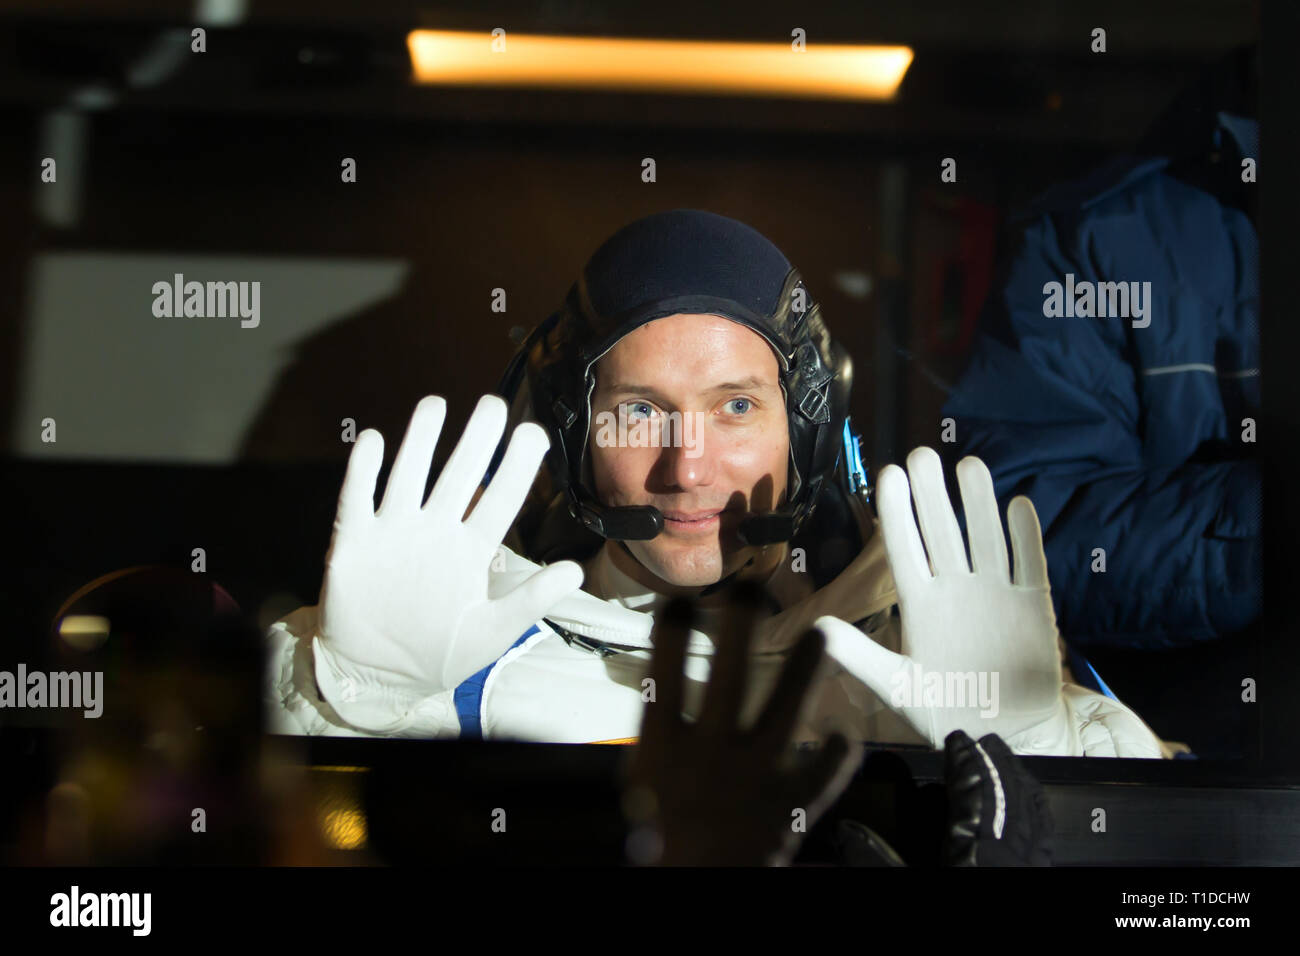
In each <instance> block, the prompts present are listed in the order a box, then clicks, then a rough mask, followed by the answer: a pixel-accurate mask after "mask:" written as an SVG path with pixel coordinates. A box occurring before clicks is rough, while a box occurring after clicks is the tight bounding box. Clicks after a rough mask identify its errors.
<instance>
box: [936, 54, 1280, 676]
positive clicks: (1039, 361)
mask: <svg viewBox="0 0 1300 956" xmlns="http://www.w3.org/2000/svg"><path fill="white" fill-rule="evenodd" d="M1227 66H1228V68H1229V69H1231V70H1235V71H1236V74H1237V76H1238V77H1240V76H1241V75H1242V73H1243V72H1246V73H1250V72H1252V71H1253V70H1254V69H1257V61H1256V60H1255V58H1254V53H1253V51H1250V50H1245V51H1239V52H1238V53H1237V54H1235V55H1234V56H1233V57H1232V58H1230V59H1229V61H1228V62H1227ZM1211 76H1212V77H1214V78H1217V80H1216V82H1214V83H1211V82H1208V81H1203V82H1202V86H1201V87H1200V88H1199V89H1196V90H1193V91H1191V93H1190V94H1189V95H1187V96H1185V97H1183V98H1182V99H1181V100H1179V101H1178V103H1176V104H1175V107H1174V108H1173V109H1171V110H1170V111H1169V112H1168V113H1167V114H1166V115H1165V116H1164V117H1163V118H1162V120H1161V121H1160V122H1159V123H1158V124H1157V126H1156V127H1155V128H1154V130H1153V133H1152V134H1151V135H1150V136H1149V137H1148V138H1147V141H1146V142H1145V143H1144V144H1143V150H1144V152H1146V155H1145V156H1128V157H1123V158H1120V159H1118V160H1116V161H1114V162H1111V163H1109V164H1107V165H1106V166H1104V167H1103V168H1101V169H1099V170H1097V171H1096V172H1095V173H1093V174H1092V175H1090V176H1088V177H1086V178H1084V179H1083V180H1081V181H1077V182H1073V183H1069V184H1065V185H1061V186H1057V187H1054V188H1052V189H1050V190H1049V191H1048V192H1047V193H1046V194H1044V195H1043V196H1041V197H1040V198H1039V199H1037V200H1036V201H1035V202H1034V203H1032V204H1031V207H1030V208H1029V209H1028V210H1027V211H1026V212H1025V213H1024V214H1023V215H1021V216H1020V217H1018V221H1019V223H1021V224H1023V229H1024V231H1023V234H1022V237H1021V241H1020V243H1019V245H1018V247H1017V248H1016V251H1015V252H1014V255H1013V256H1012V257H1011V260H1010V262H1009V263H1008V265H1007V267H1006V273H1005V276H1004V278H1003V279H1002V281H1001V282H1000V284H999V285H998V286H997V289H996V291H995V292H994V294H993V295H992V297H991V299H990V301H989V302H988V303H987V305H986V310H985V314H984V315H983V317H982V319H983V326H982V329H981V335H980V337H979V339H978V341H977V343H976V346H975V348H974V350H973V353H972V358H971V363H970V366H969V367H968V369H967V371H966V373H965V375H964V376H963V378H962V379H961V380H960V381H959V383H958V385H957V386H956V388H955V389H954V390H953V391H952V393H951V394H950V396H949V399H948V401H947V403H946V404H945V406H944V414H945V416H949V417H951V418H952V419H954V421H955V424H956V429H955V432H956V443H955V447H951V448H950V450H951V451H952V452H953V459H954V460H955V459H956V458H959V457H961V456H962V455H977V456H979V457H980V458H982V459H983V460H984V461H985V462H987V463H988V466H989V468H990V470H991V472H992V474H993V478H994V483H995V487H996V490H997V493H998V496H999V498H1000V499H1001V500H1002V501H1004V502H1005V501H1006V500H1008V499H1010V498H1011V497H1013V496H1015V495H1017V494H1024V495H1027V496H1029V497H1030V498H1031V499H1032V500H1033V502H1034V505H1035V507H1036V508H1037V510H1038V514H1039V516H1040V518H1041V520H1042V523H1043V529H1044V544H1045V549H1046V553H1047V558H1048V567H1049V569H1050V574H1051V579H1052V593H1053V596H1054V598H1055V604H1056V612H1057V618H1058V622H1059V624H1060V628H1061V632H1062V634H1063V635H1064V637H1065V638H1066V640H1067V641H1068V642H1070V644H1071V645H1072V646H1074V647H1076V648H1087V647H1093V648H1100V647H1113V648H1128V649H1145V650H1157V649H1170V648H1179V647H1189V646H1191V645H1196V644H1199V643H1202V642H1207V641H1211V640H1213V639H1216V638H1225V637H1228V636H1231V635H1236V634H1239V633H1241V632H1242V631H1243V630H1245V629H1247V628H1249V627H1251V625H1252V624H1253V623H1254V622H1256V621H1257V619H1258V618H1259V616H1260V613H1261V576H1262V574H1261V567H1260V561H1261V548H1260V521H1261V501H1260V472H1259V466H1258V463H1257V461H1256V460H1255V452H1254V449H1255V447H1256V445H1255V441H1256V438H1257V436H1256V433H1255V428H1256V416H1257V410H1258V405H1259V396H1260V391H1259V390H1260V380H1259V326H1258V318H1259V266H1258V261H1259V240H1258V236H1257V233H1256V228H1255V200H1254V195H1255V193H1254V189H1255V186H1254V178H1255V173H1256V172H1257V164H1258V158H1259V146H1258V140H1259V126H1258V123H1257V122H1256V121H1255V120H1254V119H1252V118H1250V117H1249V116H1247V115H1244V114H1245V113H1246V112H1247V109H1248V107H1247V104H1248V103H1249V102H1252V99H1251V98H1250V97H1248V96H1242V95H1240V88H1238V90H1237V94H1236V95H1234V96H1225V95H1224V89H1225V86H1224V84H1223V83H1222V78H1223V76H1224V69H1223V67H1222V66H1220V68H1219V69H1218V70H1217V71H1216V72H1215V73H1214V74H1211ZM1211 87H1212V88H1211ZM1224 106H1227V107H1230V108H1218V107H1224ZM1157 143H1158V144H1159V145H1158V147H1157V146H1156V144H1157ZM1157 148H1159V149H1162V150H1163V153H1159V152H1156V149H1157ZM1153 154H1154V155H1153ZM1261 440H1262V437H1261ZM1076 664H1082V665H1083V667H1084V668H1085V669H1086V670H1090V668H1088V665H1087V664H1086V662H1082V661H1079V660H1077V659H1076ZM1075 672H1076V675H1077V676H1080V677H1083V676H1084V675H1080V674H1079V667H1078V666H1076V667H1075ZM1093 676H1095V673H1094V675H1093ZM1102 688H1103V689H1104V684H1103V685H1102Z"/></svg>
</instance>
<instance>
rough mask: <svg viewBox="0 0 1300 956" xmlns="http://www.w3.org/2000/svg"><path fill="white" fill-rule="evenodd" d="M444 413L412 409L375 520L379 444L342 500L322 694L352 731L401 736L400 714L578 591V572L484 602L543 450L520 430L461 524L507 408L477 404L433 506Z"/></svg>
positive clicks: (363, 459)
mask: <svg viewBox="0 0 1300 956" xmlns="http://www.w3.org/2000/svg"><path fill="white" fill-rule="evenodd" d="M446 413H447V403H446V402H445V401H444V400H443V399H442V398H440V397H438V396H433V395H431V396H428V397H426V398H424V399H422V400H421V401H420V403H419V404H418V405H417V406H416V409H415V412H414V414H413V415H412V416H411V421H410V424H409V425H408V427H407V431H406V437H405V438H404V439H403V441H402V446H401V448H400V449H399V450H398V452H397V458H396V460H395V461H394V463H393V468H392V471H391V473H390V475H389V478H388V484H387V487H386V488H385V489H384V499H383V503H382V504H381V505H380V506H379V510H378V511H376V510H375V507H374V500H375V486H376V482H377V480H378V477H379V470H380V466H381V465H382V463H383V459H384V440H383V437H382V436H381V435H380V434H379V433H378V432H377V431H374V430H373V429H366V430H365V431H363V432H362V433H361V434H360V435H358V436H357V440H356V444H355V445H354V447H353V449H352V454H351V457H350V458H349V459H348V467H347V473H346V476H345V477H344V479H343V489H342V492H341V493H340V495H339V506H338V514H337V517H336V518H335V519H334V534H333V537H332V539H331V541H330V547H329V553H328V554H327V555H326V559H325V577H324V581H323V582H322V585H321V595H320V614H321V618H320V620H321V626H320V633H319V635H318V636H317V639H316V641H315V644H314V651H315V654H316V664H317V667H316V677H317V682H318V684H319V685H320V687H321V690H322V692H323V693H324V694H325V696H326V698H327V699H328V700H329V701H330V703H331V704H334V705H335V707H336V708H338V709H339V712H340V714H342V715H343V716H344V717H345V719H347V720H348V721H349V722H351V723H353V724H355V725H357V726H360V727H363V728H364V729H367V730H372V731H377V732H385V731H392V730H395V729H398V728H400V726H401V725H402V722H403V718H402V711H403V710H404V709H408V708H409V707H411V706H414V704H415V703H416V702H417V701H418V700H420V699H422V698H424V697H428V696H429V695H432V694H436V693H439V692H441V691H445V690H449V689H452V688H454V687H456V685H458V684H459V683H460V682H462V681H463V680H465V678H467V677H469V676H470V675H471V674H473V673H475V672H476V671H478V670H480V669H481V668H483V667H485V666H486V665H488V664H490V663H491V662H492V661H494V660H496V659H497V658H498V657H500V656H501V655H502V654H503V653H504V652H505V651H506V650H507V649H508V648H509V647H510V645H511V644H513V643H514V642H515V641H516V640H517V639H518V638H519V636H520V635H521V634H523V633H524V632H525V631H526V630H527V629H528V628H529V627H530V626H531V625H532V624H533V623H534V622H535V621H537V620H538V619H540V618H541V617H543V616H544V615H545V614H546V613H547V611H548V610H549V609H550V608H551V607H553V606H554V605H555V604H556V603H557V602H559V601H560V600H562V599H563V598H565V597H566V596H568V595H569V594H571V593H573V592H574V591H575V590H577V588H578V587H579V586H580V585H581V584H582V569H581V567H580V566H579V565H577V564H576V563H574V562H572V561H561V562H557V563H555V564H553V565H551V566H549V567H545V568H541V569H540V570H538V571H537V572H536V573H535V574H533V575H531V576H529V577H528V578H527V579H526V580H524V581H523V582H522V583H520V584H518V585H517V586H516V587H514V588H512V589H511V590H509V591H508V592H507V593H499V592H497V591H495V590H494V593H493V594H489V592H488V578H489V568H490V565H491V562H492V559H493V555H494V554H495V553H496V549H497V548H498V546H499V545H500V544H501V541H502V539H503V538H504V537H505V534H506V532H507V531H508V530H509V527H510V524H511V522H513V521H514V519H515V516H516V515H517V514H518V512H519V509H520V507H521V506H522V505H523V502H524V499H525V497H526V495H527V493H528V489H529V486H530V485H531V484H532V482H533V478H534V476H535V475H536V473H537V467H538V465H539V464H540V462H541V461H542V458H543V456H544V455H545V453H546V449H547V445H548V442H547V438H546V433H545V432H544V431H543V430H542V429H541V428H540V427H539V426H538V425H535V424H532V423H524V424H522V425H520V426H519V427H518V428H516V429H515V432H514V435H513V436H512V438H511V440H510V444H509V447H508V448H507V449H506V453H505V457H504V458H503V459H502V462H501V465H500V467H499V468H498V469H497V471H496V473H495V474H494V475H493V478H492V481H491V482H490V483H489V484H488V486H487V488H486V489H485V490H484V492H483V494H482V497H481V498H480V499H479V500H478V502H477V503H476V504H475V505H474V509H473V511H472V512H471V513H470V514H469V515H468V517H466V514H465V513H466V509H467V508H468V507H469V505H470V502H471V500H472V499H473V497H474V494H475V492H476V491H477V490H478V488H479V485H480V484H481V482H482V479H483V476H484V474H485V473H486V471H487V468H488V465H489V463H490V461H491V459H492V455H493V452H494V451H495V449H496V446H497V444H498V442H499V441H500V438H501V434H502V432H503V430H504V429H505V423H506V416H507V411H506V404H505V402H504V401H502V400H501V399H500V398H498V397H497V396H494V395H485V396H484V397H483V398H482V399H480V400H479V403H478V406H477V407H476V408H475V410H474V414H473V415H472V416H471V418H470V420H469V424H468V425H467V426H466V428H465V433H464V435H462V436H461V439H460V442H459V443H457V445H456V448H455V450H454V451H453V452H452V454H451V457H450V458H449V459H448V461H447V464H446V466H445V467H444V468H443V470H442V473H441V474H440V475H439V477H438V481H437V483H436V484H435V485H434V487H433V491H432V492H431V493H430V494H429V499H428V501H427V502H425V501H424V500H423V498H424V488H425V484H426V482H427V481H428V476H429V469H430V466H431V464H432V461H433V452H434V447H435V445H436V444H437V442H438V437H439V434H440V433H441V431H442V426H443V422H444V420H445V418H446Z"/></svg>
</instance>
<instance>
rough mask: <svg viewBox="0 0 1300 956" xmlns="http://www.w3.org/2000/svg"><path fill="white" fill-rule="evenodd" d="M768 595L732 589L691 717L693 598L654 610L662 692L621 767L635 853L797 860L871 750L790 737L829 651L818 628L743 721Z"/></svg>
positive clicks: (742, 862)
mask: <svg viewBox="0 0 1300 956" xmlns="http://www.w3.org/2000/svg"><path fill="white" fill-rule="evenodd" d="M761 603H762V596H761V592H759V591H756V590H754V589H753V588H752V587H751V586H749V585H741V586H739V587H737V588H736V589H734V590H733V592H732V599H731V601H730V602H729V605H728V609H727V616H726V618H725V619H724V620H723V622H722V628H721V634H720V637H719V639H718V641H717V649H716V651H715V653H714V657H713V665H712V668H711V671H710V675H709V684H708V688H707V689H706V691H705V697H704V704H703V707H702V710H701V712H700V715H699V718H698V720H696V721H695V722H694V723H689V722H687V721H686V720H684V719H683V717H682V700H683V675H682V667H683V664H684V662H685V657H686V645H687V642H688V638H689V635H690V624H691V618H692V614H693V608H692V605H690V604H689V603H688V602H686V601H684V600H683V599H677V600H675V601H674V602H672V603H670V604H669V605H668V606H667V607H666V608H665V609H664V611H663V613H661V614H660V615H659V616H658V618H657V619H656V621H655V629H654V632H653V641H654V654H653V657H652V661H651V665H650V674H651V677H652V679H653V681H654V684H653V685H652V686H653V687H654V688H655V695H654V700H653V701H651V702H648V703H647V704H646V707H645V713H644V716H643V718H642V725H641V737H640V740H639V742H638V743H637V744H636V746H635V748H634V749H633V751H632V753H631V754H630V759H629V761H628V763H627V765H626V767H625V768H624V771H623V783H624V788H625V789H624V811H625V813H626V815H627V817H628V821H629V823H630V825H631V827H632V835H631V837H630V838H629V842H628V855H629V857H630V858H631V860H632V862H634V863H649V864H661V865H668V866H673V865H695V864H699V865H705V866H737V865H739V866H761V865H769V864H775V865H781V864H785V863H788V862H789V861H790V860H791V859H792V858H793V856H794V854H795V851H796V850H797V849H798V847H799V842H800V840H801V839H802V837H801V834H802V833H804V832H806V831H807V830H810V829H811V828H812V825H813V823H814V822H815V821H816V820H817V819H818V818H819V817H820V816H821V815H822V814H823V813H824V812H825V811H826V809H827V808H828V807H829V806H830V805H831V804H832V803H833V802H834V801H835V800H836V799H837V798H838V797H839V795H840V794H841V793H842V792H843V791H844V788H845V787H846V786H847V785H848V782H849V781H850V780H851V779H852V777H853V774H854V772H855V771H856V770H857V768H858V766H859V764H860V763H861V761H862V751H861V749H860V748H856V747H854V748H850V746H849V744H848V743H847V741H846V740H845V739H844V737H843V736H841V735H838V734H833V735H831V737H830V738H829V740H828V741H827V743H826V745H825V746H824V747H823V748H822V749H821V750H819V751H817V752H815V753H814V754H811V755H807V754H802V755H801V754H796V752H795V751H794V749H793V747H792V746H791V736H792V733H793V731H794V728H795V725H796V723H797V720H798V716H799V714H800V711H801V709H802V706H803V702H804V698H805V697H806V696H807V694H808V691H809V688H810V687H811V685H812V683H813V680H814V677H815V674H816V672H817V670H818V666H819V664H820V662H821V661H822V659H823V646H824V642H823V638H822V636H821V635H819V634H817V632H815V631H809V632H808V633H806V634H805V635H804V637H803V639H802V640H801V641H800V642H799V643H798V644H797V645H796V646H795V648H794V650H793V651H792V653H791V655H790V658H789V660H788V661H787V662H786V664H785V668H784V670H783V671H782V673H781V677H780V679H779V681H778V683H777V685H776V688H775V689H774V690H773V691H772V693H771V696H770V697H769V698H768V701H767V704H766V707H765V708H764V710H763V711H762V713H761V714H760V715H759V716H758V718H757V719H756V720H755V721H754V723H753V725H752V726H751V727H749V728H744V727H742V726H741V725H740V713H741V709H742V704H743V702H744V700H745V688H746V678H747V673H748V670H749V667H750V646H751V644H752V641H753V633H754V629H755V628H754V623H755V617H756V611H755V609H756V608H757V607H759V606H760V605H761ZM800 756H802V757H804V758H805V759H803V760H802V761H800V760H798V759H796V758H798V757H800Z"/></svg>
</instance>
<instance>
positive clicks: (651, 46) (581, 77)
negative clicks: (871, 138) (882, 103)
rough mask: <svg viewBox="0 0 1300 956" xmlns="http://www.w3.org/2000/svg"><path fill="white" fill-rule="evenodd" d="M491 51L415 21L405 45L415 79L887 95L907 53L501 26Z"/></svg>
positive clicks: (489, 42) (487, 39)
mask: <svg viewBox="0 0 1300 956" xmlns="http://www.w3.org/2000/svg"><path fill="white" fill-rule="evenodd" d="M504 39H505V49H504V50H503V51H502V52H493V49H492V47H493V37H492V36H491V34H488V33H465V32H452V31H442V30H415V31H412V32H411V34H410V35H409V36H408V37H407V47H408V49H409V50H410V54H411V63H412V66H413V68H414V71H415V79H416V81H417V82H419V83H429V84H438V85H448V86H525V87H529V86H532V87H561V88H577V89H592V90H638V91H654V92H667V93H722V94H732V95H739V96H776V97H806V98H813V99H852V100H890V99H893V97H894V95H895V94H896V93H897V92H898V86H899V84H900V83H901V82H902V80H903V75H904V74H905V73H906V72H907V68H908V66H910V65H911V62H912V49H911V48H910V47H906V46H846V45H822V44H817V43H812V44H809V45H808V47H807V49H806V51H805V52H803V53H796V52H794V51H793V50H792V49H791V47H790V44H788V43H732V42H718V41H712V40H642V39H627V38H623V37H572V36H540V35H536V34H532V35H530V34H519V33H507V34H506V36H505V38H504Z"/></svg>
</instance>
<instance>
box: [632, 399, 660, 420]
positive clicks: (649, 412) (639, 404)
mask: <svg viewBox="0 0 1300 956" xmlns="http://www.w3.org/2000/svg"><path fill="white" fill-rule="evenodd" d="M641 408H644V409H645V411H644V412H640V413H638V412H637V409H641ZM653 414H654V409H652V408H651V407H650V406H649V405H648V404H646V403H645V402H629V403H628V404H627V417H628V418H629V419H630V418H649V417H650V416H651V415H653Z"/></svg>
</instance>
